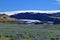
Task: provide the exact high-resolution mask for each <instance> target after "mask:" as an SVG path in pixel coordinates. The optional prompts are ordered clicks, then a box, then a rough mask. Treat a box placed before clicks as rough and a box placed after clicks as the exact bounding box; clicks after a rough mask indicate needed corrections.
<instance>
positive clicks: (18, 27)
mask: <svg viewBox="0 0 60 40" xmlns="http://www.w3.org/2000/svg"><path fill="white" fill-rule="evenodd" d="M0 40H60V25H25V24H0Z"/></svg>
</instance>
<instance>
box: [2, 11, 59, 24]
mask: <svg viewBox="0 0 60 40" xmlns="http://www.w3.org/2000/svg"><path fill="white" fill-rule="evenodd" d="M1 13H3V12H1ZM8 13H11V14H9V17H10V18H15V19H27V20H38V21H41V22H47V23H53V24H60V11H16V12H5V14H8Z"/></svg>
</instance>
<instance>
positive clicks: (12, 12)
mask: <svg viewBox="0 0 60 40" xmlns="http://www.w3.org/2000/svg"><path fill="white" fill-rule="evenodd" d="M25 12H33V13H47V14H52V13H57V12H60V10H53V11H52V10H51V11H41V10H21V11H10V12H0V14H7V15H14V14H17V13H25Z"/></svg>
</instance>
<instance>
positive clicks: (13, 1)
mask: <svg viewBox="0 0 60 40" xmlns="http://www.w3.org/2000/svg"><path fill="white" fill-rule="evenodd" d="M19 10H60V0H0V12H6V11H19Z"/></svg>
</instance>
